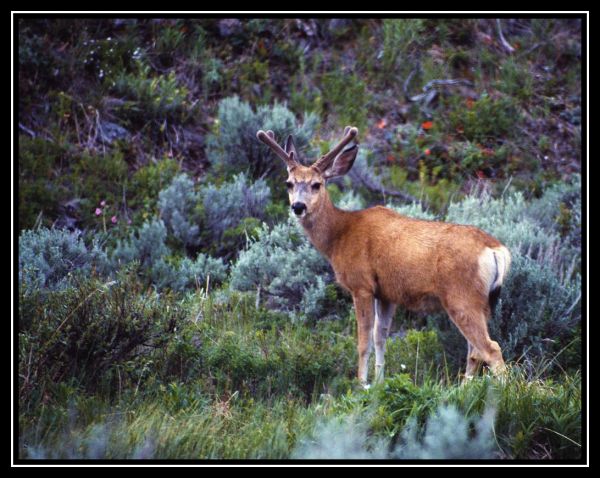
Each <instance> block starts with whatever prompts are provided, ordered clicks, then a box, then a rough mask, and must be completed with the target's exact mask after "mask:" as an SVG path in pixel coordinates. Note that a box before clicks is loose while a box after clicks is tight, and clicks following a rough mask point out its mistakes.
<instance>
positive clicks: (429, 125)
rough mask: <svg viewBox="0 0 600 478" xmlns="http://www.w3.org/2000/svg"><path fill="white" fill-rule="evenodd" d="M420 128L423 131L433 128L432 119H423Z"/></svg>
mask: <svg viewBox="0 0 600 478" xmlns="http://www.w3.org/2000/svg"><path fill="white" fill-rule="evenodd" d="M421 128H423V129H424V130H425V131H427V130H430V129H431V128H433V121H424V122H423V123H421Z"/></svg>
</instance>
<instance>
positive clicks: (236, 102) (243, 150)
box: [206, 96, 318, 179]
mask: <svg viewBox="0 0 600 478" xmlns="http://www.w3.org/2000/svg"><path fill="white" fill-rule="evenodd" d="M317 123H318V118H317V116H316V115H314V114H311V113H309V114H307V115H306V116H305V118H304V121H303V122H302V123H300V122H298V121H297V120H296V118H295V116H294V114H293V113H292V112H291V111H290V110H288V109H287V108H286V107H285V106H283V105H280V104H276V105H274V106H272V107H269V106H259V107H258V108H257V109H256V111H254V110H253V109H252V107H251V106H250V105H249V104H248V103H246V102H243V101H240V99H239V98H238V97H237V96H234V97H232V98H225V99H223V100H221V102H220V103H219V109H218V114H217V122H216V124H215V131H214V133H213V134H211V135H210V136H209V137H208V138H207V140H206V143H207V149H206V155H207V157H208V160H209V161H210V162H211V164H212V165H213V167H214V168H215V170H216V171H218V172H220V173H222V174H224V175H225V176H226V177H231V176H233V175H234V174H237V173H239V172H241V171H246V172H248V176H249V177H250V178H253V179H259V178H261V177H265V176H267V177H271V178H275V177H283V174H284V172H285V167H284V166H283V164H282V162H281V160H280V159H279V158H277V157H276V156H275V154H274V153H273V152H272V151H271V150H270V149H269V148H268V147H267V146H265V145H264V144H262V143H261V142H260V141H258V140H257V139H256V132H257V131H258V130H259V129H262V130H265V131H267V130H272V131H273V132H274V133H275V138H276V139H277V140H278V141H279V142H280V143H283V142H284V141H285V139H286V138H287V136H288V135H289V134H293V135H294V141H295V144H296V149H297V150H298V153H299V154H300V155H302V154H303V153H305V152H306V148H307V146H308V144H309V141H310V139H311V137H312V136H313V134H314V131H315V128H316V126H317Z"/></svg>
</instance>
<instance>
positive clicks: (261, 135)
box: [256, 129, 295, 166]
mask: <svg viewBox="0 0 600 478" xmlns="http://www.w3.org/2000/svg"><path fill="white" fill-rule="evenodd" d="M256 137H257V138H258V139H259V141H262V142H263V143H265V144H266V145H267V146H268V147H269V148H271V149H272V150H273V152H274V153H275V154H276V155H277V156H279V157H280V158H281V159H283V160H284V161H285V162H286V163H287V164H288V165H290V166H291V165H293V164H294V163H295V161H294V157H293V155H292V154H288V153H286V152H285V151H284V150H283V148H282V147H281V146H279V144H278V143H277V141H275V134H274V133H273V131H271V130H269V131H267V132H266V133H265V132H264V131H263V130H262V129H261V130H259V131H258V132H257V133H256Z"/></svg>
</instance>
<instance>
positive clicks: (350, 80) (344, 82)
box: [321, 70, 369, 131]
mask: <svg viewBox="0 0 600 478" xmlns="http://www.w3.org/2000/svg"><path fill="white" fill-rule="evenodd" d="M321 85H322V91H323V101H324V103H325V105H326V106H327V111H328V113H329V115H330V116H333V118H335V120H333V121H330V122H332V123H333V122H334V121H335V123H336V124H339V123H341V124H343V125H344V126H346V125H352V126H356V127H357V128H358V129H359V130H360V131H364V130H365V129H366V127H367V110H368V108H367V105H368V103H369V94H368V92H367V85H366V83H365V82H364V81H362V80H361V79H360V77H359V76H357V75H356V73H352V74H349V73H348V72H343V71H337V70H336V71H331V72H329V73H326V74H325V75H323V78H322V79H321Z"/></svg>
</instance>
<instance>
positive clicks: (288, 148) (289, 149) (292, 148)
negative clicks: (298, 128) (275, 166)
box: [285, 134, 298, 158]
mask: <svg viewBox="0 0 600 478" xmlns="http://www.w3.org/2000/svg"><path fill="white" fill-rule="evenodd" d="M285 152H286V153H288V154H290V153H294V157H295V158H298V153H297V152H296V145H295V144H294V137H293V136H292V135H291V134H290V135H289V136H288V137H287V139H286V140H285Z"/></svg>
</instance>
